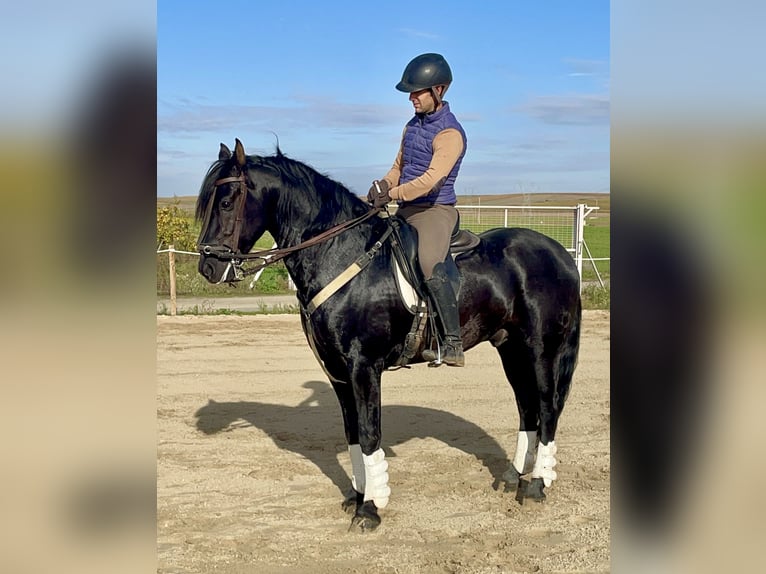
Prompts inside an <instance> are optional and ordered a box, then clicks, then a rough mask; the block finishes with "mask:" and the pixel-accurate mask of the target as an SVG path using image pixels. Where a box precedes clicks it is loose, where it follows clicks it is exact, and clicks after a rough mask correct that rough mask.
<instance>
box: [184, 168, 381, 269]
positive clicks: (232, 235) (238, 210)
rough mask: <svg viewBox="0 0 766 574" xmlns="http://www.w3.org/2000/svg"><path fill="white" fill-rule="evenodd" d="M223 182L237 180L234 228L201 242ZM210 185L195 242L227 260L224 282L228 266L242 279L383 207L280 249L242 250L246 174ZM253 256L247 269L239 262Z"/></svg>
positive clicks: (205, 253) (218, 180)
mask: <svg viewBox="0 0 766 574" xmlns="http://www.w3.org/2000/svg"><path fill="white" fill-rule="evenodd" d="M226 183H238V184H239V191H240V193H239V195H238V196H237V204H236V205H235V206H234V213H235V214H236V215H235V219H234V226H233V229H232V230H231V232H227V233H225V234H224V237H223V239H222V240H221V242H220V245H204V244H202V243H201V241H202V239H203V238H204V237H205V234H206V233H207V230H208V227H210V220H211V217H212V214H213V205H214V204H215V196H216V191H217V189H218V188H219V187H220V186H222V185H224V184H226ZM213 187H214V191H213V193H212V194H211V196H210V199H209V200H208V204H207V206H206V207H205V217H204V219H203V220H202V231H201V232H200V235H199V239H198V241H197V243H198V245H199V248H200V249H199V251H200V253H201V254H202V255H206V256H210V257H215V258H217V259H220V260H222V261H228V266H227V268H226V270H225V271H224V273H223V275H222V279H221V281H219V282H223V281H224V280H225V279H226V277H228V275H229V271H230V270H231V271H233V272H234V280H237V281H241V280H242V279H244V277H245V276H246V275H252V274H254V273H257V272H258V271H260V270H261V269H263V268H264V267H266V266H267V265H271V264H272V263H276V262H277V261H280V260H281V259H284V258H285V257H287V256H288V255H290V254H291V253H295V252H296V251H300V250H302V249H306V248H307V247H311V246H313V245H317V244H318V243H322V242H323V241H327V240H328V239H332V238H333V237H336V236H338V235H340V234H341V233H343V232H344V231H347V230H349V229H351V228H352V227H355V226H357V225H359V224H360V223H362V222H364V221H367V220H368V219H370V218H371V217H373V216H375V215H377V214H378V213H379V212H380V211H382V209H381V208H379V207H375V208H372V209H370V210H369V211H368V212H366V213H364V214H362V215H360V216H359V217H355V218H354V219H350V220H348V221H344V222H343V223H339V224H338V225H335V226H333V227H331V228H330V229H327V230H325V231H323V232H322V233H320V234H319V235H316V236H314V237H312V238H310V239H307V240H306V241H303V242H302V243H299V244H298V245H293V246H292V247H285V248H284V249H279V248H276V247H275V248H273V249H262V250H259V251H251V252H249V253H242V252H241V251H240V250H239V239H240V235H241V233H242V223H243V221H244V217H245V200H246V199H247V195H248V186H247V177H246V176H245V174H244V172H243V173H241V174H240V175H238V176H231V177H224V178H221V179H217V180H215V181H214V182H213ZM255 259H260V262H259V263H256V265H255V266H253V267H250V268H248V269H243V268H242V264H243V262H244V261H246V260H255Z"/></svg>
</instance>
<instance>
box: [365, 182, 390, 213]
mask: <svg viewBox="0 0 766 574" xmlns="http://www.w3.org/2000/svg"><path fill="white" fill-rule="evenodd" d="M375 183H377V184H378V187H380V193H378V189H377V187H376V186H375ZM388 189H389V185H388V181H386V180H385V179H380V180H377V181H373V182H372V186H371V187H370V191H368V192H367V203H371V204H372V205H373V207H383V206H384V205H388V203H389V202H390V201H391V195H390V194H389V193H388Z"/></svg>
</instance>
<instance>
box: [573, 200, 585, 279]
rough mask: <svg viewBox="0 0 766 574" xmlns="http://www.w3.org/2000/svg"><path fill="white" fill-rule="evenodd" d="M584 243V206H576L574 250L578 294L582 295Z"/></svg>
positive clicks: (579, 204)
mask: <svg viewBox="0 0 766 574" xmlns="http://www.w3.org/2000/svg"><path fill="white" fill-rule="evenodd" d="M584 241H585V205H584V204H582V203H578V204H577V208H576V209H575V225H574V249H575V263H576V265H577V274H578V275H579V276H580V293H582V245H583V242H584Z"/></svg>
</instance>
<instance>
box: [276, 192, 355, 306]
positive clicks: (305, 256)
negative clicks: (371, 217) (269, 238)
mask: <svg viewBox="0 0 766 574" xmlns="http://www.w3.org/2000/svg"><path fill="white" fill-rule="evenodd" d="M312 207H313V208H312ZM325 215H326V214H325V213H322V210H321V207H317V206H311V207H309V208H307V207H306V206H305V205H297V204H296V203H292V204H290V205H282V206H281V207H280V210H279V214H278V216H277V217H276V218H275V219H276V220H277V221H275V222H274V225H275V228H274V230H273V231H272V232H271V233H272V235H273V237H274V238H275V240H276V241H277V245H278V246H279V247H280V248H288V247H295V246H297V245H299V244H301V243H303V242H305V241H307V240H309V239H311V238H313V237H316V236H318V235H319V234H320V233H322V232H324V231H327V230H328V229H330V228H331V227H334V226H335V225H338V224H340V223H343V222H346V221H350V220H352V219H354V218H355V217H358V214H354V213H352V212H351V210H350V209H349V210H344V211H343V212H339V213H333V214H332V217H325ZM320 221H321V222H326V223H320ZM367 227H368V226H367V224H366V223H365V224H363V227H362V228H353V229H349V230H346V231H344V232H342V233H341V234H340V235H338V236H336V237H334V238H333V239H331V240H327V241H322V242H320V243H317V244H316V245H314V246H311V247H309V248H307V249H305V250H299V251H297V252H296V253H294V254H292V255H290V256H288V257H287V258H286V259H285V260H284V261H285V267H286V268H287V270H288V272H289V273H290V277H291V278H292V280H293V282H294V283H295V286H296V288H297V289H298V293H299V294H302V295H304V296H308V294H310V293H314V292H316V291H317V290H318V289H321V288H322V287H324V286H325V285H326V284H327V283H328V282H329V281H331V280H332V279H334V278H335V277H336V276H337V275H338V274H340V273H341V272H342V271H343V270H344V269H345V268H346V267H347V266H348V265H349V264H350V263H351V262H353V261H354V260H355V259H356V258H357V257H359V255H361V253H362V252H363V248H364V243H365V231H363V229H367Z"/></svg>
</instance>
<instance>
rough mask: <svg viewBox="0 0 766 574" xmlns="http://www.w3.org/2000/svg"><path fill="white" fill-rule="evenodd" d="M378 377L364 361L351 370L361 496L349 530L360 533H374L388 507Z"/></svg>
mask: <svg viewBox="0 0 766 574" xmlns="http://www.w3.org/2000/svg"><path fill="white" fill-rule="evenodd" d="M380 374H381V368H376V367H375V366H373V365H370V364H368V363H366V361H359V362H358V363H357V364H355V365H354V367H353V369H352V374H351V379H352V381H353V383H352V384H353V392H354V398H355V400H356V411H357V413H358V417H357V419H358V423H359V424H358V434H359V447H360V449H361V452H362V456H361V458H362V465H363V466H364V487H363V490H364V493H363V497H362V504H360V505H357V507H356V513H355V514H354V518H353V519H352V520H351V527H352V528H356V529H358V530H360V531H366V530H374V529H375V528H377V527H378V526H379V525H380V515H379V514H378V509H380V508H384V507H385V506H386V505H387V504H388V498H389V496H390V495H391V489H390V488H389V486H388V472H387V469H388V462H386V460H385V454H384V452H383V449H382V448H380V442H381V433H380V415H381V403H380ZM357 486H358V484H357Z"/></svg>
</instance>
